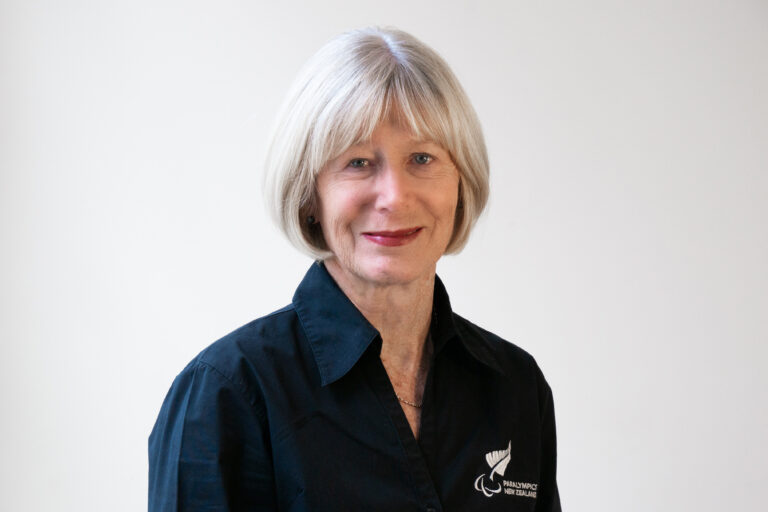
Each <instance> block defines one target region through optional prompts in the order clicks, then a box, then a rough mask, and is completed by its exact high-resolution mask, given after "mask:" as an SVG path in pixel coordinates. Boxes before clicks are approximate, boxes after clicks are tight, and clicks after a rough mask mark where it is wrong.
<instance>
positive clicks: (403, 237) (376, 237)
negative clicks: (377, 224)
mask: <svg viewBox="0 0 768 512" xmlns="http://www.w3.org/2000/svg"><path fill="white" fill-rule="evenodd" d="M421 229H422V228H407V229H398V230H396V231H367V232H365V233H363V236H364V237H365V238H366V240H370V241H371V242H373V243H375V244H378V245H385V246H388V247H393V246H398V245H405V244H407V243H410V242H411V241H412V240H414V239H415V238H416V237H417V236H419V233H421Z"/></svg>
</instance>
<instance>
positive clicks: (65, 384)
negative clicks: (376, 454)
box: [0, 0, 768, 512]
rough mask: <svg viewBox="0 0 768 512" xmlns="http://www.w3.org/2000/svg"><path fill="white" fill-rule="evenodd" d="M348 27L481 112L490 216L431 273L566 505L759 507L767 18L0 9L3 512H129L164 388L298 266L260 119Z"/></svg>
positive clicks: (674, 1) (744, 12) (649, 13)
mask: <svg viewBox="0 0 768 512" xmlns="http://www.w3.org/2000/svg"><path fill="white" fill-rule="evenodd" d="M370 24H378V25H394V26H397V27H400V28H402V29H404V30H407V31H410V32H412V33H413V34H414V35H416V36H417V37H419V38H421V39H422V40H424V41H425V42H427V43H428V44H430V45H431V46H433V47H434V48H435V49H437V50H438V51H439V52H440V53H441V54H442V55H443V56H444V57H445V58H446V60H447V61H448V62H449V63H450V64H451V65H452V67H453V68H454V70H455V72H456V74H457V75H458V76H459V78H460V80H461V81H462V82H463V84H464V86H465V88H466V89H467V92H468V94H469V96H470V98H471V99H472V101H473V102H474V105H475V107H476V109H477V111H478V114H479V116H480V118H481V121H482V123H483V126H484V130H485V133H486V137H487V142H488V147H489V150H490V156H491V162H492V175H493V177H492V198H491V203H490V206H489V208H488V210H487V212H486V215H485V216H484V218H483V220H482V221H481V223H480V225H479V226H478V228H477V230H476V231H475V233H474V234H473V237H472V239H471V240H470V244H469V246H468V248H467V249H466V250H465V251H464V252H463V253H462V254H461V255H459V256H455V257H448V258H445V259H444V260H443V261H442V262H441V263H440V267H439V269H438V270H439V273H440V275H441V276H442V278H443V280H444V281H445V282H446V284H447V286H448V290H449V292H450V293H451V297H452V300H453V304H454V307H455V309H456V310H457V312H459V313H461V314H463V315H464V316H466V317H468V318H470V319H472V320H473V321H475V322H476V323H478V324H480V325H482V326H484V327H486V328H488V329H490V330H493V331H495V332H497V333H498V334H500V335H501V336H503V337H505V338H507V339H509V340H511V341H513V342H515V343H517V344H518V345H520V346H522V347H523V348H525V349H526V350H528V351H529V352H531V353H532V354H533V355H534V356H535V357H536V358H537V360H538V361H539V363H540V365H541V367H542V368H543V370H544V372H545V374H546V375H547V377H548V379H549V381H550V384H551V385H552V388H553V389H554V393H555V402H556V410H557V419H558V430H559V432H558V433H559V452H560V458H559V475H558V476H559V483H560V490H561V495H562V500H563V504H564V508H565V510H568V511H585V512H586V511H589V512H592V511H610V512H614V511H622V512H624V511H638V512H641V511H642V512H646V511H649V510H653V511H681V510H691V511H697V512H708V511H713V512H714V511H723V510H729V511H730V510H733V511H749V510H765V508H764V507H765V499H764V498H763V496H764V486H765V482H766V481H768V375H767V372H766V367H767V366H768V348H767V346H768V343H767V342H768V321H767V320H768V227H767V226H768V223H767V221H768V148H767V146H768V144H767V143H768V4H766V2H764V1H761V0H754V1H746V0H730V1H728V2H725V1H719V2H714V1H709V0H699V1H680V0H663V1H642V2H634V3H629V4H627V3H626V2H613V1H607V0H606V1H598V0H591V1H581V2H579V1H576V2H574V1H561V2H551V1H550V2H516V1H503V2H502V1H495V2H478V3H476V4H472V3H470V2H456V1H445V0H440V1H427V2H416V1H413V0H407V1H401V0H395V1H389V2H380V1H375V2H372V1H357V2H350V3H344V2H341V1H339V0H332V1H326V2H315V1H309V0H307V1H301V2H282V3H281V4H280V6H279V7H278V6H276V2H275V3H274V4H273V3H272V2H256V1H245V0H243V1H218V2H200V1H173V2H171V1H163V0H152V1H137V0H131V1H125V2H118V1H111V2H105V1H102V2H97V1H91V2H88V1H67V2H64V1H52V0H51V1H35V0H18V1H13V0H11V1H8V0H5V1H2V2H1V3H0V59H1V60H0V135H1V137H0V166H1V167H0V168H1V172H2V174H0V178H1V180H2V181H1V182H0V184H1V185H2V188H1V189H0V213H1V217H0V243H1V244H2V246H1V247H2V251H0V305H1V309H0V337H1V340H2V345H1V350H2V352H0V365H1V366H0V399H1V400H2V402H1V403H0V411H2V423H1V424H0V429H1V430H0V464H1V466H0V467H1V468H2V473H0V509H2V510H4V511H17V510H34V511H43V510H46V511H47V510H72V511H75V510H77V511H83V510H89V511H103V510H110V511H135V510H142V509H144V508H146V487H147V476H146V473H147V455H146V441H147V436H148V435H149V432H150V430H151V428H152V425H153V422H154V420H155V417H156V415H157V412H158V410H159V408H160V404H161V402H162V400H163V398H164V396H165V392H166V391H167V389H168V387H169V385H170V384H171V381H172V379H173V377H174V376H175V375H176V374H177V373H178V372H179V371H180V370H181V369H182V368H183V366H184V365H185V364H186V363H187V362H188V361H189V360H190V359H191V358H192V357H193V356H194V355H195V354H196V353H197V352H199V351H200V350H201V349H203V348H204V347H205V346H207V345H208V344H209V343H211V342H212V341H214V340H215V339H217V338H219V337H220V336H222V335H224V334H225V333H227V332H229V331H231V330H233V329H234V328H236V327H238V326H240V325H242V324H244V323H246V322H248V321H250V320H251V319H253V318H256V317H258V316H261V315H263V314H266V313H267V312H269V311H272V310H274V309H276V308H278V307H281V306H283V305H285V304H287V303H288V302H289V301H290V299H291V296H292V294H293V290H294V288H295V286H296V285H297V284H298V282H299V280H300V278H301V277H302V276H303V274H304V272H305V270H306V268H307V267H308V265H309V263H310V261H309V259H307V258H306V257H304V256H302V255H300V254H299V253H298V252H296V251H295V250H294V249H293V248H291V247H290V246H289V245H288V243H287V242H286V241H284V239H283V238H282V237H281V236H280V235H279V234H278V233H277V231H276V230H275V229H274V228H273V227H272V226H271V225H270V223H269V221H268V220H267V216H266V214H265V211H264V208H263V206H262V201H261V190H260V184H261V162H262V159H263V157H264V152H265V142H266V136H267V133H268V130H269V127H270V125H271V123H272V121H273V119H274V116H275V114H276V110H277V107H278V104H279V102H280V101H281V100H282V98H283V94H284V92H285V90H286V88H287V86H288V85H289V83H290V82H291V80H292V79H293V77H294V76H295V74H296V72H297V70H298V69H299V67H300V66H301V64H302V63H303V62H304V61H305V60H306V59H307V58H308V57H309V56H310V55H311V54H312V53H313V52H314V51H315V50H316V49H317V48H318V47H319V46H320V45H321V44H322V43H324V42H325V41H326V40H328V39H329V38H331V37H333V36H334V35H336V34H338V33H340V32H342V31H344V30H347V29H350V28H355V27H360V26H365V25H370ZM467 485H471V483H468V484H467Z"/></svg>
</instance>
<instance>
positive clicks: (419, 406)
mask: <svg viewBox="0 0 768 512" xmlns="http://www.w3.org/2000/svg"><path fill="white" fill-rule="evenodd" d="M395 396H396V397H397V399H398V400H400V401H401V402H403V403H404V404H407V405H410V406H411V407H415V408H417V409H421V406H422V405H424V401H422V402H421V403H420V404H417V403H413V402H409V401H408V400H406V399H405V398H403V397H401V396H400V395H398V394H397V393H395Z"/></svg>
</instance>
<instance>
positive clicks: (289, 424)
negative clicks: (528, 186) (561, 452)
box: [149, 29, 560, 511]
mask: <svg viewBox="0 0 768 512" xmlns="http://www.w3.org/2000/svg"><path fill="white" fill-rule="evenodd" d="M279 119H280V121H279V122H278V124H277V127H276V129H275V133H274V136H273V143H272V146H271V149H270V153H269V157H268V159H267V170H268V172H269V173H270V176H271V180H270V186H269V187H268V190H269V191H270V194H271V197H272V208H273V210H274V211H275V217H276V220H277V222H278V224H279V225H280V227H281V228H282V229H283V231H284V232H285V233H286V234H287V236H288V238H289V239H290V240H291V241H292V242H293V243H294V244H295V245H297V246H298V247H299V248H300V249H302V250H304V251H305V252H307V253H308V254H310V255H312V256H313V257H314V258H315V259H316V260H317V261H316V262H315V263H314V264H313V265H312V266H311V267H310V269H309V271H308V272H307V274H306V276H305V278H304V280H303V281H302V283H301V284H300V285H299V287H298V289H297V290H296V293H295V295H294V298H293V302H292V304H290V305H289V306H287V307H285V308H283V309H281V310H279V311H276V312H274V313H272V314H271V315H268V316H266V317H264V318H260V319H258V320H255V321H253V322H251V323H249V324H247V325H245V326H244V327H241V328H240V329H238V330H236V331H234V332H233V333H231V334H229V335H227V336H225V337H224V338H222V339H221V340H219V341H217V342H216V343H214V344H213V345H211V346H210V347H208V348H207V349H206V350H204V351H203V352H202V353H201V354H200V355H199V356H198V357H197V358H195V359H194V360H193V361H192V362H191V363H190V364H189V365H188V366H187V367H186V368H185V369H184V370H183V371H182V373H181V374H180V375H179V376H178V377H177V379H176V380H175V381H174V383H173V386H172V387H171V390H170V391H169V393H168V396H167V397H166V400H165V402H164V404H163V406H162V410H161V411H160V415H159V417H158V420H157V423H156V425H155V427H154V429H153V431H152V434H151V436H150V439H149V452H150V456H149V458H150V475H149V477H150V485H149V505H150V507H149V508H150V510H153V511H155V510H157V511H159V510H287V511H288V510H290V511H305V510H306V511H324V510H333V511H339V510H341V511H346V510H397V511H406V510H414V511H415V510H420V511H430V510H431V511H437V510H458V511H465V510H541V511H555V510H560V504H559V498H558V492H557V485H556V482H555V424H554V412H553V406H552V395H551V392H550V389H549V387H548V386H547V383H546V381H545V380H544V377H543V376H542V374H541V372H540V371H539V369H538V367H537V366H536V363H535V362H534V360H533V358H531V356H529V355H528V354H527V353H525V352H524V351H522V350H521V349H519V348H517V347H515V346H514V345H512V344H510V343H507V342H505V341H504V340H502V339H500V338H498V337H497V336H495V335H493V334H491V333H489V332H487V331H484V330H482V329H480V328H479V327H477V326H475V325H473V324H471V323H470V322H468V321H467V320H464V319H463V318H461V317H459V316H458V315H456V314H454V313H453V312H452V311H451V306H450V303H449V300H448V295H447V294H446V291H445V288H444V287H443V285H442V283H441V282H440V280H439V279H438V278H437V277H436V275H435V267H436V264H437V260H438V259H440V257H441V256H442V255H443V254H445V253H455V252H458V251H459V250H460V249H461V248H462V247H463V246H464V244H465V243H466V241H467V238H468V236H469V232H470V230H471V228H472V226H473V225H474V223H475V221H476V220H477V218H478V216H479V215H480V213H481V211H482V210H483V208H484V206H485V203H486V199H487V195H488V161H487V155H486V150H485V144H484V141H483V138H482V134H481V130H480V126H479V123H478V120H477V118H476V115H475V113H474V111H473V109H472V107H471V105H470V104H469V101H468V100H467V98H466V95H465V93H464V92H463V90H462V88H461V86H460V85H459V83H458V81H457V80H456V78H455V77H454V75H453V74H452V72H451V71H450V69H449V68H448V66H447V65H446V64H445V62H444V61H443V60H442V59H441V58H440V57H439V56H438V55H437V54H436V53H434V52H433V51H432V50H431V49H429V48H428V47H426V46H425V45H424V44H423V43H421V42H419V41H418V40H416V39H415V38H413V37H412V36H410V35H408V34H405V33H403V32H399V31H395V30H380V29H366V30H360V31H355V32H351V33H348V34H344V35H342V36H340V37H338V38H336V39H335V40H333V41H331V42H330V43H329V44H327V45H326V46H325V47H323V48H322V49H321V50H320V52H319V53H318V54H316V55H315V56H314V57H313V59H312V60H311V61H310V62H309V63H308V65H307V67H306V68H305V70H304V71H303V73H302V74H301V75H300V77H299V79H298V80H297V82H296V84H295V86H294V87H293V89H292V90H291V92H290V93H289V95H288V101H287V103H286V105H285V107H284V109H283V112H282V113H281V115H280V118H279Z"/></svg>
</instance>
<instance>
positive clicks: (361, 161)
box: [347, 158, 370, 169]
mask: <svg viewBox="0 0 768 512" xmlns="http://www.w3.org/2000/svg"><path fill="white" fill-rule="evenodd" d="M347 165H349V167H354V168H355V169H360V168H362V167H368V166H369V165H370V162H369V161H368V160H367V159H366V158H353V159H352V160H350V161H349V164H347Z"/></svg>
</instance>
